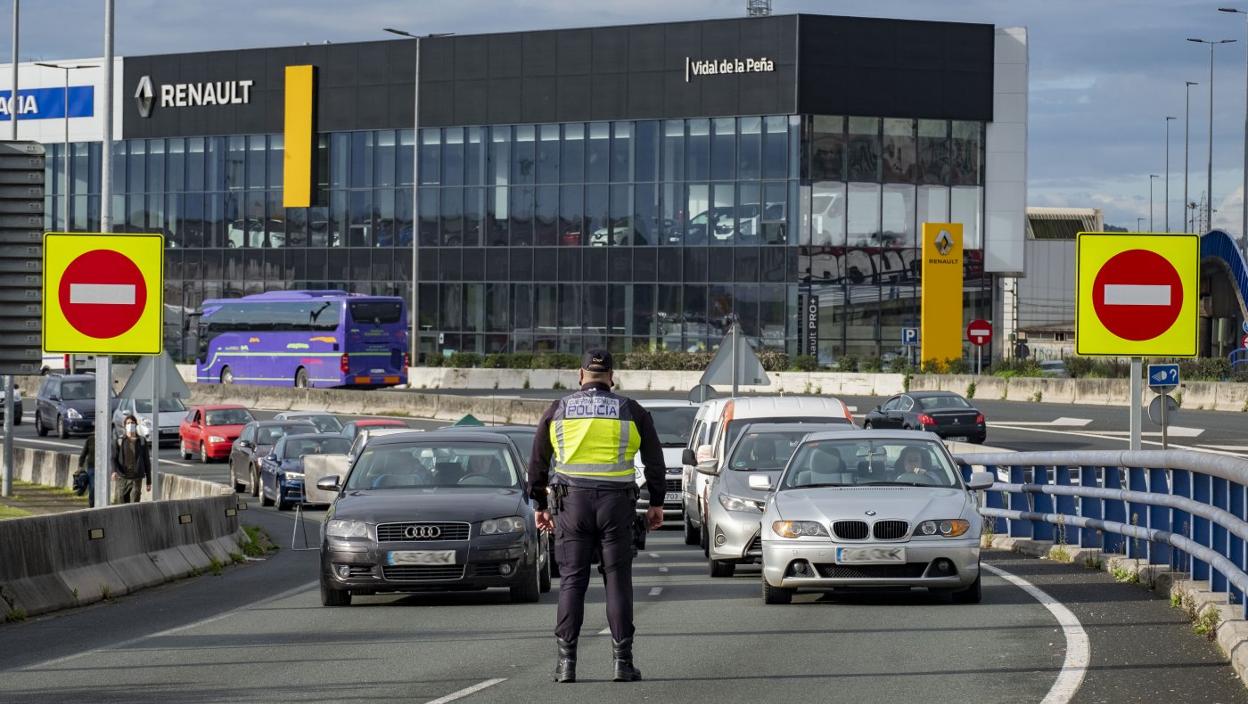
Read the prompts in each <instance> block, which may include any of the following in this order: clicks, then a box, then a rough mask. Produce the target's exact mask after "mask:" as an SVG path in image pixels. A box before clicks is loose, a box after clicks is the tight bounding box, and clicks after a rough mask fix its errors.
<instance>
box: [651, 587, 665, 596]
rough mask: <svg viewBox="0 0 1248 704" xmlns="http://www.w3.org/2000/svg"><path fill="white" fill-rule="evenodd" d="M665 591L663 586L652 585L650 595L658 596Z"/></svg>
mask: <svg viewBox="0 0 1248 704" xmlns="http://www.w3.org/2000/svg"><path fill="white" fill-rule="evenodd" d="M662 593H663V587H650V596H658V595H660V594H662Z"/></svg>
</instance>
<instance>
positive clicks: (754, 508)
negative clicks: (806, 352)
mask: <svg viewBox="0 0 1248 704" xmlns="http://www.w3.org/2000/svg"><path fill="white" fill-rule="evenodd" d="M857 429H858V428H857V426H854V425H851V424H849V423H753V424H751V425H749V426H746V428H745V430H744V431H743V432H742V433H741V437H739V438H737V441H736V442H735V443H733V446H732V449H731V450H729V451H728V460H727V461H726V462H724V466H723V471H720V472H719V473H718V474H713V472H716V471H718V470H719V467H718V466H717V465H716V463H714V462H713V461H711V462H708V463H707V464H706V466H704V467H699V469H698V471H699V472H701V473H705V474H711V475H712V477H713V479H712V482H711V491H710V496H711V500H710V501H708V502H707V516H706V520H707V526H708V527H707V531H708V532H709V533H710V535H711V544H710V555H709V556H708V557H707V562H708V563H709V566H710V572H711V576H712V577H731V576H732V575H733V573H734V572H735V571H736V568H737V565H739V564H748V563H755V562H760V561H762V558H763V545H762V542H761V540H762V539H761V537H760V527H761V523H760V521H761V519H762V515H763V508H764V507H765V506H766V504H767V497H768V496H769V495H770V494H771V489H772V487H773V486H774V485H775V482H776V479H778V478H779V477H780V472H781V471H782V470H783V469H784V466H785V465H786V464H788V462H789V458H790V457H792V456H793V451H794V450H796V449H797V447H798V445H799V444H801V442H802V439H803V438H805V437H806V436H807V435H810V434H811V433H817V432H835V431H844V430H857Z"/></svg>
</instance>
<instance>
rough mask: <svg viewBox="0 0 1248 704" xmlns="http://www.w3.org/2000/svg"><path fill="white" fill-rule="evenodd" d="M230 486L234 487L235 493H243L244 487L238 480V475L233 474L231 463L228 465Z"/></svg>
mask: <svg viewBox="0 0 1248 704" xmlns="http://www.w3.org/2000/svg"><path fill="white" fill-rule="evenodd" d="M230 486H232V487H234V493H235V494H241V493H243V490H244V489H245V488H246V487H244V486H243V483H242V482H240V481H238V477H236V476H234V466H233V465H230Z"/></svg>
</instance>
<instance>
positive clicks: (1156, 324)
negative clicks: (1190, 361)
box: [1075, 232, 1200, 357]
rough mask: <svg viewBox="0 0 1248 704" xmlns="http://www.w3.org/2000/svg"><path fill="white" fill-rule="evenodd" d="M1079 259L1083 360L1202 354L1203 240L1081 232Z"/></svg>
mask: <svg viewBox="0 0 1248 704" xmlns="http://www.w3.org/2000/svg"><path fill="white" fill-rule="evenodd" d="M1076 252H1077V259H1078V283H1077V285H1076V299H1077V300H1076V314H1075V351H1076V352H1078V353H1079V354H1081V355H1116V356H1123V357H1128V356H1131V357H1146V356H1166V357H1190V356H1194V355H1195V354H1196V352H1197V344H1196V329H1197V322H1198V318H1197V305H1196V304H1197V297H1198V296H1197V292H1198V286H1199V277H1200V238H1199V237H1198V236H1196V235H1139V234H1130V235H1125V234H1120V233H1089V232H1081V233H1079V236H1078V241H1077V245H1076Z"/></svg>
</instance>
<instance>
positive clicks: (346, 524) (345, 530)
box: [325, 520, 368, 538]
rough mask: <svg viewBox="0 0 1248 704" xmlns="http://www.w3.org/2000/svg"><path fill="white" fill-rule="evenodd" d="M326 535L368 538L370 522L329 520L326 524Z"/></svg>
mask: <svg viewBox="0 0 1248 704" xmlns="http://www.w3.org/2000/svg"><path fill="white" fill-rule="evenodd" d="M325 535H328V536H329V537H331V538H367V537H368V524H367V523H365V522H364V521H340V520H333V521H329V522H328V523H326V524H325Z"/></svg>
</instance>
